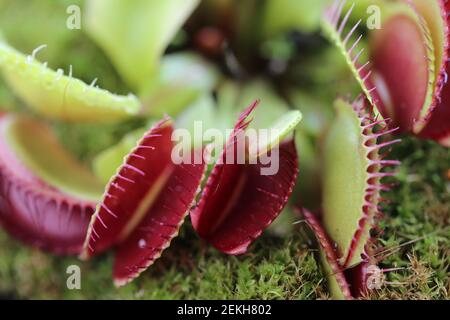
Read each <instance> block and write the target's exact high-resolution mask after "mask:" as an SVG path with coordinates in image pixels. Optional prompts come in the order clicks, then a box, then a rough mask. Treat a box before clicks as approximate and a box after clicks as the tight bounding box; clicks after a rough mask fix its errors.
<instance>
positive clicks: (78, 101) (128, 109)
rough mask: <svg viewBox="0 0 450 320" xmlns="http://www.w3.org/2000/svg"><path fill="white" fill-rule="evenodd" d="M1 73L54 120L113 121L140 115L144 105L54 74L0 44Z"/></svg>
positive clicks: (26, 99) (16, 91)
mask: <svg viewBox="0 0 450 320" xmlns="http://www.w3.org/2000/svg"><path fill="white" fill-rule="evenodd" d="M0 70H1V71H2V73H3V76H4V77H5V79H6V81H7V82H8V84H9V85H10V87H11V88H12V89H13V90H14V92H15V93H16V94H17V95H18V96H19V97H20V98H21V99H23V100H24V101H25V102H26V103H27V104H28V106H30V107H31V108H32V109H33V110H34V111H36V112H38V113H39V114H41V115H43V116H46V117H48V118H50V119H56V120H63V121H74V122H75V121H77V122H82V121H86V122H93V121H96V122H98V121H100V122H112V121H118V120H122V119H126V118H129V117H131V116H133V115H136V114H137V113H138V111H139V109H140V102H139V101H138V99H137V98H136V97H135V96H133V95H129V96H118V95H114V94H112V93H110V92H108V91H106V90H103V89H100V88H98V87H95V86H92V85H88V84H86V83H84V82H82V81H81V80H78V79H76V78H74V77H72V75H71V74H70V73H71V71H70V70H69V75H68V76H65V75H64V71H63V70H61V69H59V70H58V71H53V70H51V69H50V68H48V67H47V66H46V64H42V63H40V62H39V61H37V60H36V59H35V58H34V56H33V55H31V56H25V55H24V54H22V53H20V52H18V51H17V50H15V49H13V48H12V47H10V46H9V45H7V44H6V43H3V42H0Z"/></svg>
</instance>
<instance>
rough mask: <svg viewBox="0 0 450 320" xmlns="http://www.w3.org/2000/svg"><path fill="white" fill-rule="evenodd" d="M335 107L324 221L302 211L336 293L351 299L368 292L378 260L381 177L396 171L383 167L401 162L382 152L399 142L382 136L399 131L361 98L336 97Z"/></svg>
mask: <svg viewBox="0 0 450 320" xmlns="http://www.w3.org/2000/svg"><path fill="white" fill-rule="evenodd" d="M336 109H337V110H336V111H337V116H336V119H335V120H334V121H333V122H332V125H331V127H330V129H329V132H328V133H327V137H326V139H325V142H324V146H323V154H322V167H323V174H322V177H323V178H322V185H323V196H322V198H323V199H322V201H323V203H322V211H321V215H320V220H321V221H320V222H319V220H318V219H317V218H315V217H314V216H313V215H312V214H311V213H309V212H307V211H305V212H304V215H305V218H306V219H307V221H308V223H309V224H310V225H311V227H312V230H313V231H314V233H315V234H316V236H317V238H318V240H319V244H320V246H321V248H322V253H321V255H322V261H323V263H324V265H325V270H326V273H327V274H328V276H329V285H330V290H331V293H332V295H333V297H334V298H351V297H359V296H361V295H363V294H365V293H367V287H365V282H366V280H367V279H366V277H367V276H366V273H367V272H366V271H367V270H366V268H367V267H368V266H369V265H371V263H374V261H375V259H374V257H373V255H372V251H371V246H372V244H373V242H376V240H375V239H372V237H371V235H372V232H373V229H374V228H375V227H376V223H377V219H378V218H379V215H380V207H379V204H380V201H381V192H382V191H385V190H388V189H389V187H388V185H385V184H383V181H382V179H383V178H384V177H388V176H392V175H393V174H394V173H393V172H390V171H385V170H384V168H386V167H389V166H395V165H398V164H399V162H398V161H394V160H386V159H384V157H385V155H384V154H382V151H381V150H382V149H384V148H386V147H388V146H390V145H392V144H395V143H398V142H399V140H392V141H387V142H386V141H382V140H381V138H382V137H383V136H386V135H389V134H392V133H393V132H394V131H396V130H395V129H387V126H386V120H376V119H373V118H372V115H371V112H370V111H367V110H366V107H365V106H364V104H363V102H362V101H359V102H355V103H353V105H351V104H349V103H347V102H345V101H343V100H338V101H337V102H336ZM375 264H376V263H375ZM355 279H358V280H355Z"/></svg>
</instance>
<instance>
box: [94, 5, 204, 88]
mask: <svg viewBox="0 0 450 320" xmlns="http://www.w3.org/2000/svg"><path fill="white" fill-rule="evenodd" d="M198 3H199V0H181V1H180V0H164V1H159V0H135V1H129V0H115V1H110V0H89V1H88V2H87V8H86V18H85V19H86V30H87V32H88V34H89V35H90V36H91V37H92V38H93V39H94V40H95V41H96V42H97V43H98V44H99V46H101V47H102V48H103V50H104V51H105V52H106V53H107V55H108V56H109V57H110V59H111V60H112V61H113V63H114V64H115V66H116V68H117V70H118V72H119V73H120V74H121V75H122V77H123V78H124V79H125V80H126V82H127V83H128V84H129V85H130V87H132V88H134V89H135V90H136V91H137V92H141V91H142V90H144V89H145V88H144V86H145V85H146V84H147V83H148V81H149V80H150V79H151V78H152V77H154V76H155V74H156V72H157V67H158V64H159V59H160V57H161V56H162V55H163V53H164V51H165V50H166V48H167V46H168V45H169V43H170V41H171V40H172V38H173V37H174V36H175V34H176V33H177V31H178V30H179V29H180V28H181V26H182V25H183V24H184V22H185V21H186V20H187V18H188V17H189V16H190V14H191V13H192V12H193V11H194V9H195V8H196V7H197V5H198Z"/></svg>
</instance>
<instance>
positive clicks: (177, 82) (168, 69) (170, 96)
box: [141, 52, 220, 117]
mask: <svg viewBox="0 0 450 320" xmlns="http://www.w3.org/2000/svg"><path fill="white" fill-rule="evenodd" d="M219 78H220V73H219V71H218V69H217V68H216V67H215V66H214V65H212V64H211V63H209V62H208V61H206V60H205V59H204V58H202V57H201V56H199V55H197V54H195V53H192V52H184V53H176V54H170V55H167V56H165V57H163V58H162V61H161V66H160V67H159V69H158V73H157V75H155V78H154V79H152V81H151V82H149V83H148V84H147V86H146V89H145V92H144V93H142V96H141V98H142V100H143V101H144V105H145V107H144V111H143V112H144V113H145V114H150V115H152V116H155V117H161V116H163V115H164V114H171V115H175V114H178V113H179V112H180V111H182V110H183V109H184V108H186V107H187V106H188V105H190V104H191V103H193V102H195V101H196V100H197V99H198V98H199V96H200V95H202V94H204V93H206V92H210V91H212V90H213V89H214V88H215V87H216V85H217V83H218V81H219Z"/></svg>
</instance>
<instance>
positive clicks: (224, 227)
mask: <svg viewBox="0 0 450 320" xmlns="http://www.w3.org/2000/svg"><path fill="white" fill-rule="evenodd" d="M256 107H257V103H254V104H253V105H251V106H250V107H249V108H248V109H247V110H246V111H245V112H244V113H243V114H242V115H241V116H240V118H239V121H238V122H237V123H236V125H235V128H234V131H233V133H232V134H231V136H230V137H229V139H228V142H227V143H226V145H225V147H224V149H223V152H222V154H221V155H220V156H219V158H218V160H217V162H216V164H215V166H214V168H213V170H212V172H211V174H210V176H209V178H208V180H207V182H206V185H205V187H204V189H203V191H202V195H201V197H200V200H199V202H198V205H197V206H196V207H195V209H194V210H193V211H192V213H191V219H192V224H193V226H194V228H195V230H196V231H197V232H198V234H199V235H200V236H201V237H203V238H205V239H206V240H207V241H208V242H209V243H211V244H212V245H213V246H214V247H216V248H217V249H219V250H220V251H222V252H224V253H227V254H231V255H239V254H243V253H245V252H247V250H248V246H249V245H250V244H251V243H252V242H253V241H254V240H255V239H256V238H257V237H259V236H260V235H261V234H262V232H263V231H264V229H266V228H267V227H268V226H269V225H270V224H271V223H272V222H273V220H275V218H277V217H278V215H279V214H280V213H281V211H282V210H283V208H284V206H285V205H286V204H287V201H288V199H289V196H290V195H291V193H292V190H293V188H294V185H295V182H296V178H297V175H298V160H297V151H296V148H295V142H294V140H293V137H292V136H291V132H292V130H293V129H294V128H295V126H296V125H297V124H298V122H299V121H300V119H301V115H300V114H299V113H298V112H297V113H291V114H288V115H286V117H285V118H283V119H280V121H281V122H278V127H279V128H282V130H280V131H279V136H278V137H276V140H272V141H258V143H260V142H261V145H258V146H259V147H260V148H257V150H258V151H257V152H256V153H255V154H253V155H252V154H248V156H249V157H252V156H256V157H259V156H260V152H259V151H262V150H269V151H270V152H277V153H278V155H277V159H273V160H275V161H278V171H277V172H275V173H274V174H271V175H263V174H262V170H263V168H262V167H263V165H261V164H260V163H255V164H251V163H250V164H248V163H246V164H238V163H235V162H229V161H228V160H227V158H228V157H229V155H230V154H232V157H234V158H235V157H236V153H237V152H238V149H239V145H238V139H239V137H238V136H239V135H245V131H246V130H247V128H248V127H249V125H250V123H251V122H252V119H251V116H252V113H253V111H254V109H255V108H256ZM275 141H277V142H276V143H275ZM247 152H248V151H247Z"/></svg>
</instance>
